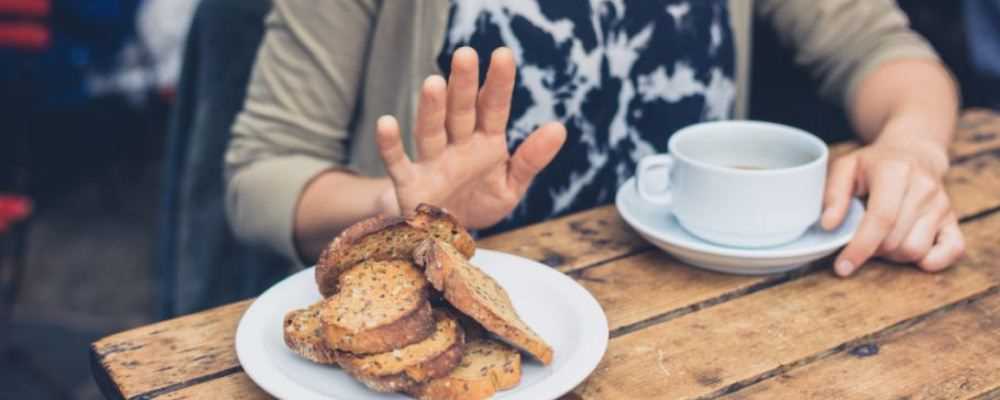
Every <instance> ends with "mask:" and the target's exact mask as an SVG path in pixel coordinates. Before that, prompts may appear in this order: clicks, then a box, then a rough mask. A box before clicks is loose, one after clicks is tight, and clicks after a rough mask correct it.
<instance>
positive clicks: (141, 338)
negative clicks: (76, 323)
mask: <svg viewBox="0 0 1000 400" xmlns="http://www.w3.org/2000/svg"><path fill="white" fill-rule="evenodd" d="M249 305H250V301H249V300H247V301H242V302H239V303H233V304H230V305H227V306H222V307H219V308H215V309H211V310H208V311H204V312H201V313H197V314H192V315H189V316H186V317H181V318H177V319H173V320H169V321H164V322H160V323H156V324H153V325H149V326H145V327H142V328H137V329H133V330H130V331H127V332H123V333H119V334H116V335H112V336H108V337H106V338H104V339H101V340H99V341H97V342H95V343H93V344H92V345H91V351H92V352H93V357H92V358H93V360H94V362H96V363H98V364H100V365H99V366H97V368H95V369H94V370H95V373H100V372H98V371H101V372H104V373H106V374H107V378H108V379H109V381H110V382H112V383H114V384H115V385H116V386H117V388H118V390H119V394H120V395H121V396H122V397H124V398H132V397H134V396H136V395H140V394H143V393H147V392H151V391H154V390H156V389H160V388H164V387H167V386H171V385H176V384H179V383H183V382H187V381H191V380H194V379H197V378H198V377H201V376H205V375H210V374H213V373H217V372H220V371H224V370H226V369H230V368H233V367H235V366H237V365H238V362H237V359H236V351H235V349H234V348H233V338H234V337H235V335H236V325H237V324H238V323H239V320H240V316H241V315H243V311H244V310H246V308H247V307H248V306H249Z"/></svg>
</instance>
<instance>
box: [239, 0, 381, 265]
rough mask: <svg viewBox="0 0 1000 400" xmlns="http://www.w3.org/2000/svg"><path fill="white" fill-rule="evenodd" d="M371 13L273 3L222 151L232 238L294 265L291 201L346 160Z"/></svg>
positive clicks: (337, 4)
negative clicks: (243, 99) (242, 99)
mask: <svg viewBox="0 0 1000 400" xmlns="http://www.w3.org/2000/svg"><path fill="white" fill-rule="evenodd" d="M375 10H376V7H375V6H374V4H372V2H371V1H363V0H343V1H329V0H276V1H275V2H274V8H273V9H272V11H271V14H270V15H269V16H268V17H267V21H266V29H267V31H266V34H265V36H264V39H263V42H262V44H261V48H260V50H259V51H258V54H257V61H256V64H255V65H254V68H253V72H252V75H251V78H250V84H249V87H248V89H247V98H246V103H245V104H244V107H243V110H242V111H241V112H240V113H239V115H238V116H237V117H236V121H235V122H234V124H233V136H232V140H231V142H230V144H229V148H228V150H227V153H226V160H225V162H226V210H227V214H228V217H229V221H230V224H231V225H232V227H233V229H234V231H235V233H236V235H237V236H238V237H239V238H240V239H242V240H244V241H247V242H250V243H254V244H258V245H265V246H268V247H270V248H272V249H274V250H276V251H278V252H280V253H281V254H284V255H286V256H287V257H288V258H289V259H290V260H292V261H293V262H295V263H298V262H299V257H298V255H297V251H296V250H295V245H294V240H293V230H292V229H293V226H292V225H293V223H294V219H295V209H296V206H297V204H298V199H299V196H300V194H301V192H302V190H303V189H304V187H305V186H306V184H308V183H309V181H310V180H312V179H313V178H314V177H316V176H317V175H318V174H319V173H320V172H322V171H324V170H327V169H330V168H334V167H337V166H340V165H344V164H345V163H346V162H347V148H348V143H347V142H348V140H349V139H350V136H351V135H350V124H351V117H352V115H353V114H354V111H355V110H354V109H355V107H356V104H357V102H358V99H359V97H360V96H359V95H360V93H359V88H360V87H361V80H362V73H363V71H362V70H363V67H364V59H365V53H366V49H367V47H368V37H369V34H370V30H371V26H372V21H373V19H374V15H373V14H374V13H375Z"/></svg>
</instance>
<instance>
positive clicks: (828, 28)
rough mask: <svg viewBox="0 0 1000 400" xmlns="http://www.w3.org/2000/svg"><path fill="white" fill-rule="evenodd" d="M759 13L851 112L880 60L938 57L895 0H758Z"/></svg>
mask: <svg viewBox="0 0 1000 400" xmlns="http://www.w3.org/2000/svg"><path fill="white" fill-rule="evenodd" d="M756 13H757V15H758V16H761V17H763V18H765V19H766V20H768V21H770V22H771V24H773V26H774V28H775V30H776V31H777V32H778V35H779V37H780V38H781V40H782V41H783V42H785V44H788V45H791V46H793V47H794V48H795V49H796V51H797V52H796V57H795V62H796V63H798V64H799V65H803V66H806V67H808V68H809V69H810V70H811V72H812V75H813V76H814V77H816V78H818V79H819V80H820V94H822V95H823V96H824V97H826V98H828V99H831V100H834V101H836V102H837V103H838V104H841V105H843V106H844V107H845V108H846V109H848V110H849V109H850V107H851V104H852V103H853V102H854V95H855V92H856V90H857V88H858V85H859V84H860V83H861V81H862V80H864V78H865V77H866V76H867V75H868V74H869V73H871V72H872V71H874V70H875V68H876V67H877V66H879V65H880V64H882V63H884V62H887V61H891V60H896V59H904V58H922V59H937V54H936V53H935V52H934V50H933V49H932V48H931V47H930V45H929V44H928V43H927V42H926V41H925V40H924V38H923V37H921V36H920V35H919V34H917V33H916V32H914V31H912V30H910V28H909V20H908V19H907V17H906V15H905V14H904V13H903V12H902V11H901V10H900V9H899V8H898V7H897V6H896V2H895V1H894V0H821V1H810V0H756Z"/></svg>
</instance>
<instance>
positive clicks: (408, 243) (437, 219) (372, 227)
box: [316, 204, 476, 297]
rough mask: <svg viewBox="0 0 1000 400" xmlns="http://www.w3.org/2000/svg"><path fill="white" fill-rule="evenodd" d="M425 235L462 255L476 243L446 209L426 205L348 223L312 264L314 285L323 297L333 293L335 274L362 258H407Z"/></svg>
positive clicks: (467, 252)
mask: <svg viewBox="0 0 1000 400" xmlns="http://www.w3.org/2000/svg"><path fill="white" fill-rule="evenodd" d="M428 237H435V238H438V239H442V240H445V241H448V242H450V243H452V245H453V246H455V248H457V249H458V250H459V251H460V252H461V253H462V254H463V255H465V256H466V257H472V254H473V253H475V250H476V243H475V241H474V240H473V239H472V236H471V235H470V234H469V232H468V231H466V230H465V228H463V227H462V225H461V224H459V223H458V220H457V219H455V217H454V216H452V215H451V214H449V213H448V212H447V211H445V210H443V209H441V208H438V207H434V206H431V205H428V204H421V205H419V206H417V208H416V210H414V212H413V213H411V214H409V215H408V216H406V217H405V218H404V217H390V216H384V215H380V216H375V217H372V218H369V219H366V220H363V221H361V222H358V223H356V224H354V225H351V226H350V227H348V228H347V229H345V230H344V231H343V232H341V234H340V235H338V236H337V238H335V239H334V240H333V242H331V243H330V245H329V246H327V248H326V249H325V250H324V251H323V254H321V255H320V258H319V260H318V261H317V263H316V284H317V285H318V286H319V291H320V293H321V294H322V295H323V296H324V297H329V296H332V295H333V294H334V293H336V292H337V277H338V276H340V274H342V273H343V272H344V271H346V270H347V269H350V268H351V267H352V266H354V265H355V264H357V263H359V262H362V261H365V260H372V261H380V260H391V259H407V260H409V259H411V257H412V253H413V248H414V247H415V246H416V245H417V244H419V243H420V242H421V241H423V240H424V239H426V238H428Z"/></svg>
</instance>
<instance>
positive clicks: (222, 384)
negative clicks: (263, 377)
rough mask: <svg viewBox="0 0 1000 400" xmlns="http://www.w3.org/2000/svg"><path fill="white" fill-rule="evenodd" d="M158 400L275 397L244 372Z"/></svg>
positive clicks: (263, 398)
mask: <svg viewBox="0 0 1000 400" xmlns="http://www.w3.org/2000/svg"><path fill="white" fill-rule="evenodd" d="M154 398H155V399H157V400H200V399H233V400H267V399H273V397H271V396H270V395H269V394H267V393H265V392H264V391H263V390H261V389H260V388H259V387H257V385H256V384H254V383H253V381H252V380H250V377H249V376H247V374H245V373H243V372H237V373H235V374H232V375H227V376H225V377H222V378H219V379H214V380H211V381H208V382H204V383H199V384H197V385H194V386H189V387H186V388H183V389H180V390H177V391H174V392H170V393H166V394H164V395H162V396H157V397H154Z"/></svg>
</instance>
